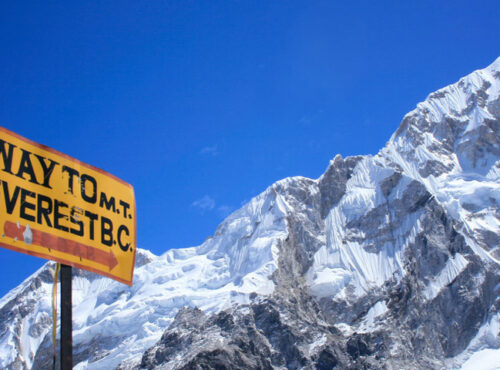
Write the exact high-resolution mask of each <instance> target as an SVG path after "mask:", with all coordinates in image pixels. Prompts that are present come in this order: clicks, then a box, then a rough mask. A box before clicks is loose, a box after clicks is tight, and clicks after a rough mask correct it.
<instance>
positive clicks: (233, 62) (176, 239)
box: [0, 0, 500, 295]
mask: <svg viewBox="0 0 500 370" xmlns="http://www.w3.org/2000/svg"><path fill="white" fill-rule="evenodd" d="M499 19H500V2H498V1H419V2H416V1H393V2H380V1H377V2H375V1H349V2H347V1H311V0H308V1H151V0H150V1H135V0H134V1H85V2H84V1H68V0H66V1H23V2H19V1H10V2H7V1H3V2H2V3H1V5H0V47H1V50H2V54H1V58H0V125H1V126H4V127H6V128H8V129H10V130H12V131H15V132H17V133H19V134H21V135H23V136H25V137H28V138H30V139H32V140H34V141H37V142H40V143H42V144H45V145H48V146H50V147H53V148H55V149H57V150H59V151H62V152H64V153H67V154H69V155H71V156H73V157H76V158H78V159H80V160H82V161H84V162H87V163H89V164H92V165H94V166H97V167H100V168H102V169H104V170H106V171H108V172H110V173H112V174H114V175H116V176H118V177H120V178H122V179H124V180H125V181H127V182H129V183H131V184H132V185H133V186H134V187H135V194H136V201H137V209H138V215H137V216H138V243H139V247H142V248H146V249H150V250H151V251H152V252H154V253H156V254H161V253H163V252H164V251H166V250H167V249H169V248H179V247H186V246H193V245H198V244H200V243H201V242H203V240H204V239H205V238H206V237H207V236H209V235H211V234H212V233H213V232H214V231H215V229H216V227H217V225H218V224H219V223H220V222H221V221H222V220H223V218H224V216H225V215H227V213H228V212H230V211H232V210H234V209H236V208H239V207H240V205H241V204H242V203H243V202H245V201H247V200H249V199H250V198H251V197H253V196H255V195H257V194H258V193H260V192H261V191H263V190H264V189H265V188H266V187H267V186H269V185H270V184H272V183H273V182H274V181H276V180H279V179H281V178H284V177H287V176H294V175H303V176H308V177H313V178H316V177H318V176H319V175H321V173H322V172H323V171H324V169H325V168H326V166H327V164H328V161H329V160H330V159H331V158H333V157H334V156H335V154H337V153H340V154H342V155H343V156H348V155H353V154H369V153H376V152H377V151H378V149H379V148H381V147H382V146H383V145H384V143H385V142H386V141H387V139H388V138H389V137H390V135H391V134H392V133H393V132H394V131H395V130H396V128H397V126H398V124H399V122H400V121H401V118H402V117H403V115H404V114H405V113H406V112H408V111H410V110H411V109H413V108H414V107H415V105H416V103H417V102H419V101H421V100H423V99H424V98H425V97H426V96H427V94H429V93H430V92H432V91H434V90H436V89H438V88H440V87H443V86H445V85H447V84H449V83H452V82H454V81H456V80H457V79H458V78H460V77H461V76H464V75H466V74H468V73H470V72H472V71H473V70H475V69H478V68H482V67H485V66H486V65H488V64H489V63H491V62H493V60H494V59H495V58H496V57H498V56H499V55H500V48H499V46H500V26H499ZM0 258H1V262H0V266H1V270H0V271H1V272H0V276H1V283H0V295H3V294H5V293H6V292H7V291H8V290H10V289H11V288H13V287H14V286H16V285H17V284H18V283H20V282H21V281H22V280H23V279H24V278H26V277H27V276H28V275H29V274H31V273H33V272H34V271H35V270H36V269H37V268H38V267H40V266H41V265H42V264H43V263H44V260H41V259H38V258H34V257H29V256H26V255H23V254H19V253H15V252H11V251H8V250H5V249H0Z"/></svg>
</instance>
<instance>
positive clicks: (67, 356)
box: [61, 265, 73, 370]
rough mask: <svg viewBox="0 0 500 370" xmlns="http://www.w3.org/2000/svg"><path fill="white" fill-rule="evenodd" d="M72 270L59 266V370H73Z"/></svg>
mask: <svg viewBox="0 0 500 370" xmlns="http://www.w3.org/2000/svg"><path fill="white" fill-rule="evenodd" d="M72 270H73V269H72V267H71V266H68V265H61V370H71V369H73V336H72V332H73V310H72V307H71V305H72V302H73V300H72V290H71V283H72Z"/></svg>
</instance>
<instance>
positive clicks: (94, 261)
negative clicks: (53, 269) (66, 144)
mask: <svg viewBox="0 0 500 370" xmlns="http://www.w3.org/2000/svg"><path fill="white" fill-rule="evenodd" d="M0 233H1V236H0V245H1V246H2V247H5V248H8V249H12V250H15V251H18V252H22V253H26V254H30V255H33V256H38V257H42V258H46V259H50V260H54V261H57V262H60V263H64V264H67V265H70V266H73V267H78V268H82V269H85V270H90V271H93V272H96V273H98V274H101V275H104V276H107V277H110V278H112V279H115V280H118V281H120V282H122V283H125V284H128V285H131V284H132V278H133V269H134V261H135V252H136V209H135V198H134V189H133V188H132V186H131V185H129V184H127V183H126V182H124V181H122V180H120V179H118V178H116V177H115V176H113V175H111V174H108V173H106V172H104V171H102V170H100V169H98V168H95V167H93V166H90V165H88V164H85V163H82V162H80V161H78V160H76V159H74V158H71V157H69V156H67V155H65V154H62V153H60V152H58V151H56V150H54V149H51V148H48V147H46V146H43V145H40V144H37V143H35V142H33V141H31V140H28V139H25V138H23V137H21V136H19V135H17V134H15V133H13V132H11V131H9V130H7V129H4V128H1V127H0Z"/></svg>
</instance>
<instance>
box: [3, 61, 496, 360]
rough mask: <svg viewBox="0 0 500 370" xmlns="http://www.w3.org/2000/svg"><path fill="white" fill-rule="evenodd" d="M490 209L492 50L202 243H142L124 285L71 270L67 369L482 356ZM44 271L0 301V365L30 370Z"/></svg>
mask: <svg viewBox="0 0 500 370" xmlns="http://www.w3.org/2000/svg"><path fill="white" fill-rule="evenodd" d="M499 204H500V59H498V60H497V61H495V62H494V63H493V64H492V65H491V66H489V67H488V68H486V69H484V70H480V71H476V72H474V73H472V74H471V75H469V76H467V77H465V78H463V79H461V80H460V81H459V82H458V83H456V84H454V85H450V86H448V87H446V88H444V89H442V90H439V91H437V92H435V93H433V94H431V95H430V96H429V97H428V99H427V100H426V101H425V102H423V103H420V104H418V106H417V108H416V109H415V110H414V111H412V112H410V113H409V114H407V115H406V116H405V117H404V119H403V121H402V123H401V125H400V127H399V128H398V130H397V131H396V133H395V134H394V135H393V136H392V137H391V139H390V140H389V141H388V143H387V144H386V146H385V147H384V148H383V149H382V150H381V151H380V152H379V153H378V154H377V155H375V156H358V157H348V158H342V157H340V156H337V157H335V159H334V160H332V161H331V163H330V165H329V166H328V168H327V170H326V172H325V173H324V174H323V175H322V176H321V177H320V178H319V179H317V180H313V179H307V178H303V177H295V178H288V179H284V180H282V181H279V182H277V183H276V184H274V185H272V186H271V187H269V188H268V189H267V190H266V191H265V192H264V193H262V194H260V195H259V196H257V197H256V198H254V199H252V200H251V201H250V202H249V203H248V204H246V205H245V206H244V207H243V208H241V209H240V210H238V211H236V212H235V213H233V214H232V215H230V216H229V217H228V218H227V219H226V220H225V221H224V222H223V223H222V224H221V225H220V226H219V228H218V229H217V231H216V233H215V235H214V236H213V237H211V238H209V239H207V240H206V241H205V243H203V244H202V245H201V246H198V247H194V248H186V249H179V250H169V251H167V252H166V253H165V254H164V255H162V256H159V257H157V256H153V255H151V254H150V253H148V252H145V251H141V252H140V253H139V256H140V259H139V261H140V262H139V267H137V268H136V275H135V278H134V286H133V287H131V288H128V287H126V286H123V285H121V284H119V283H115V282H113V281H111V280H109V279H104V278H100V277H98V276H96V275H92V274H87V273H79V275H78V276H76V277H75V279H74V285H75V296H76V297H75V305H74V316H75V323H74V326H75V332H74V343H75V360H76V361H75V362H76V363H77V364H76V368H79V369H83V368H88V369H103V368H114V367H118V368H120V369H153V368H154V369H156V368H158V369H191V368H212V367H214V368H242V369H250V368H254V369H266V368H290V369H296V368H305V369H331V368H334V367H338V368H342V369H344V368H353V369H362V368H389V369H390V368H394V369H399V368H412V369H441V368H457V367H460V366H464V368H467V366H475V365H478V364H482V365H481V366H483V367H479V368H488V367H487V365H488V364H494V363H500V336H499V335H500V329H499V328H500V312H499V311H500V269H499V267H500V266H499V264H500V238H499V235H500V212H499ZM49 265H50V264H48V265H47V266H46V267H44V268H42V269H41V270H40V271H39V272H37V273H36V274H34V275H33V276H32V277H31V278H29V279H27V280H26V282H25V283H23V285H21V286H20V287H18V288H16V289H14V290H13V291H12V292H10V293H9V294H8V295H7V296H5V297H4V298H2V300H1V301H0V317H1V318H2V320H0V338H1V339H0V340H1V342H0V348H1V351H0V366H1V367H3V368H12V369H17V368H20V369H21V368H30V367H33V368H46V365H47V363H48V362H47V361H48V360H49V359H50V353H51V352H50V350H51V349H50V342H49V334H48V331H49V327H50V319H49V315H48V312H49V304H48V303H49V302H48V300H49V294H48V291H49V288H50V280H51V278H50V274H49V272H48V268H49ZM492 360H493V362H492ZM495 361H496V362H495Z"/></svg>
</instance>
